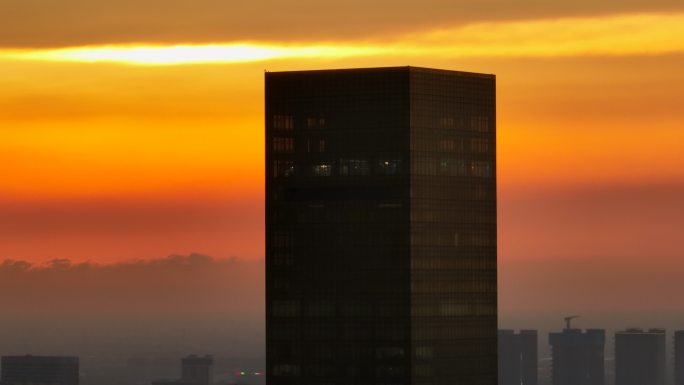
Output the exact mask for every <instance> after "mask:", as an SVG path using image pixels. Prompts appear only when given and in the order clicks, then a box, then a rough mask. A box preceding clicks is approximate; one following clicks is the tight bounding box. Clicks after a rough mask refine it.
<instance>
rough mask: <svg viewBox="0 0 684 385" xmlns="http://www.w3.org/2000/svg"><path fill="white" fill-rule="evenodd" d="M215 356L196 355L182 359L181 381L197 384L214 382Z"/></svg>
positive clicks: (209, 384) (205, 384) (203, 384)
mask: <svg viewBox="0 0 684 385" xmlns="http://www.w3.org/2000/svg"><path fill="white" fill-rule="evenodd" d="M213 370H214V357H212V356H204V357H198V356H195V355H192V356H188V357H185V358H183V359H182V360H181V381H183V382H188V383H190V382H191V383H194V384H196V385H211V384H212V382H213Z"/></svg>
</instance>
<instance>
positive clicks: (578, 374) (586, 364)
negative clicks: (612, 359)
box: [549, 329, 606, 385]
mask: <svg viewBox="0 0 684 385" xmlns="http://www.w3.org/2000/svg"><path fill="white" fill-rule="evenodd" d="M605 340H606V332H605V330H603V329H587V331H586V332H582V330H580V329H564V330H563V331H562V332H560V333H550V334H549V344H550V345H551V359H552V368H551V377H552V381H553V385H603V384H604V382H605V367H604V350H605Z"/></svg>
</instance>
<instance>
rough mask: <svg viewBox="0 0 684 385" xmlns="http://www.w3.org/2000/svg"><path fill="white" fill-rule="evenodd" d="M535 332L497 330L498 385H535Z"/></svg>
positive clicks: (536, 365) (536, 363)
mask: <svg viewBox="0 0 684 385" xmlns="http://www.w3.org/2000/svg"><path fill="white" fill-rule="evenodd" d="M537 372H538V358H537V331H536V330H521V331H520V332H519V333H515V331H513V330H506V329H503V330H499V381H498V382H499V385H521V384H522V385H537V378H538V376H537Z"/></svg>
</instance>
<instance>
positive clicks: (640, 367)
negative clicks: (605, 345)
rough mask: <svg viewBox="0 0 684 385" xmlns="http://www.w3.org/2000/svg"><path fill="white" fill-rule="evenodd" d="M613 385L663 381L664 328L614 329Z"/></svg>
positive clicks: (659, 384) (653, 384)
mask: <svg viewBox="0 0 684 385" xmlns="http://www.w3.org/2000/svg"><path fill="white" fill-rule="evenodd" d="M615 385H665V330H663V329H650V330H648V331H645V330H642V329H636V328H635V329H627V330H625V331H623V332H617V333H615Z"/></svg>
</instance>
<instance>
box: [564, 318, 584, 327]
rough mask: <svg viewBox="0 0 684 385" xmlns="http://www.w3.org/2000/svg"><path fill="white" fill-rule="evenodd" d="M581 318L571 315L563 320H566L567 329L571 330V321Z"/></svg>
mask: <svg viewBox="0 0 684 385" xmlns="http://www.w3.org/2000/svg"><path fill="white" fill-rule="evenodd" d="M579 317H580V316H578V315H571V316H567V317H565V318H563V319H564V320H565V328H566V329H570V321H572V320H573V319H575V318H579Z"/></svg>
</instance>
